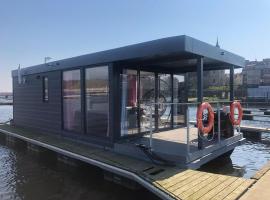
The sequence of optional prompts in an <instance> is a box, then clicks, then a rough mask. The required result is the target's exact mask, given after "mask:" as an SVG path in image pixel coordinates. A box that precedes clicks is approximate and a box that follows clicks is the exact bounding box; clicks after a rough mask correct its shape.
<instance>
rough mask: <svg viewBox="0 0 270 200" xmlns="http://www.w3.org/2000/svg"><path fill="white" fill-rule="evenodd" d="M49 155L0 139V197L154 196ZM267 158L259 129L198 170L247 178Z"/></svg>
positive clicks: (1, 112) (8, 112)
mask: <svg viewBox="0 0 270 200" xmlns="http://www.w3.org/2000/svg"><path fill="white" fill-rule="evenodd" d="M9 118H12V106H0V122H4V121H6V120H8V119H9ZM254 123H258V122H254ZM264 125H265V126H267V123H266V124H264ZM51 159H52V158H48V157H37V156H33V155H32V154H29V153H28V152H27V151H26V150H25V148H24V149H21V148H20V147H10V146H6V145H5V143H4V142H3V141H1V140H0V199H1V200H2V199H18V200H20V199H27V200H36V199H39V200H43V199H44V200H45V199H46V200H47V199H50V200H56V199H65V200H69V199H72V200H81V199H82V200H87V199H94V200H97V199H101V200H103V199H104V200H105V199H112V200H113V199H157V197H156V196H154V195H153V194H151V193H150V192H148V191H146V190H144V189H142V190H140V191H132V190H128V189H125V188H123V187H121V186H118V185H116V184H113V183H110V182H107V181H104V180H103V175H102V173H101V171H100V170H98V169H95V168H93V167H90V166H84V165H82V166H81V167H80V168H74V169H72V170H70V169H66V168H63V167H62V166H59V164H57V162H48V161H50V160H51ZM268 160H270V134H269V133H262V137H261V139H259V140H254V139H252V140H251V139H248V140H247V142H246V143H245V144H244V145H242V146H239V147H237V148H236V149H235V150H234V152H233V154H232V155H231V157H230V158H229V159H221V160H220V161H219V162H217V161H214V162H210V163H208V164H207V165H205V166H203V167H202V168H201V170H204V171H209V172H214V173H220V174H227V175H233V176H239V177H246V178H249V177H251V176H252V175H253V174H254V173H255V172H256V171H257V170H259V169H260V168H261V167H262V166H263V165H264V164H266V163H267V161H268Z"/></svg>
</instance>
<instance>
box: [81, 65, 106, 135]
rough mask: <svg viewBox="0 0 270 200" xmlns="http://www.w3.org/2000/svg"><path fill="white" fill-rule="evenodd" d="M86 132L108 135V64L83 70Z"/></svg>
mask: <svg viewBox="0 0 270 200" xmlns="http://www.w3.org/2000/svg"><path fill="white" fill-rule="evenodd" d="M85 94H86V130H87V134H91V135H97V136H108V121H109V120H108V118H109V76H108V66H99V67H93V68H88V69H86V70H85Z"/></svg>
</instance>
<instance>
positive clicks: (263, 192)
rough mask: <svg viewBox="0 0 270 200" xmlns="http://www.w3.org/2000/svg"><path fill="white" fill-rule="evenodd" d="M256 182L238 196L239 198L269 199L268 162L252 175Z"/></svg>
mask: <svg viewBox="0 0 270 200" xmlns="http://www.w3.org/2000/svg"><path fill="white" fill-rule="evenodd" d="M252 178H253V179H254V180H256V181H257V182H256V183H255V184H254V185H253V186H252V187H251V188H250V189H249V190H248V191H247V192H246V193H245V194H244V195H243V196H242V197H241V198H240V200H253V199H260V200H268V199H270V190H269V186H270V162H268V163H267V164H266V165H265V166H264V167H263V168H262V169H261V170H260V171H258V172H257V173H256V174H255V175H254V176H253V177H252Z"/></svg>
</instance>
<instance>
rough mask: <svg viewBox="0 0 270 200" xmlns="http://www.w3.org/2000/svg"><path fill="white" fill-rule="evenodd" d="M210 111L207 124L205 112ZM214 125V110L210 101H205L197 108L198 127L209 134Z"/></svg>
mask: <svg viewBox="0 0 270 200" xmlns="http://www.w3.org/2000/svg"><path fill="white" fill-rule="evenodd" d="M204 110H207V111H208V122H207V124H206V125H205V124H204V122H203V112H204ZM213 126H214V111H213V108H212V106H211V105H210V104H209V103H208V102H203V103H202V104H200V105H199V107H198V110H197V127H198V129H199V131H200V132H201V133H204V134H208V133H209V132H210V131H211V130H212V129H213Z"/></svg>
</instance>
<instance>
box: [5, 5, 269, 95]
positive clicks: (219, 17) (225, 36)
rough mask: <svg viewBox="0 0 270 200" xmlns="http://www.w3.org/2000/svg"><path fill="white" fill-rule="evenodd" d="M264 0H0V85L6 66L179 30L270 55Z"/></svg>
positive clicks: (250, 55)
mask: <svg viewBox="0 0 270 200" xmlns="http://www.w3.org/2000/svg"><path fill="white" fill-rule="evenodd" d="M269 10H270V1H269V0H260V1H258V0H257V1H256V0H186V1H181V0H113V1H109V0H57V1H55V0H43V1H42V0H39V1H38V0H24V1H22V0H0V76H1V77H0V91H11V87H12V86H11V78H10V77H11V75H10V71H11V70H12V69H15V68H17V67H18V65H19V64H21V66H22V67H27V66H31V65H35V64H39V63H42V62H44V57H45V56H50V57H52V58H53V59H54V60H57V59H62V58H67V57H72V56H77V55H81V54H86V53H91V52H96V51H100V50H106V49H110V48H114V47H119V46H124V45H128V44H133V43H137V42H143V41H148V40H153V39H157V38H162V37H168V36H174V35H182V34H186V35H189V36H192V37H195V38H197V39H200V40H203V41H205V42H208V43H211V44H215V42H216V38H217V36H218V37H219V41H220V45H221V47H222V48H224V49H226V50H229V51H232V52H234V53H237V54H239V55H241V56H243V57H245V58H246V59H249V60H254V59H258V60H261V59H262V58H266V57H270V12H269Z"/></svg>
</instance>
